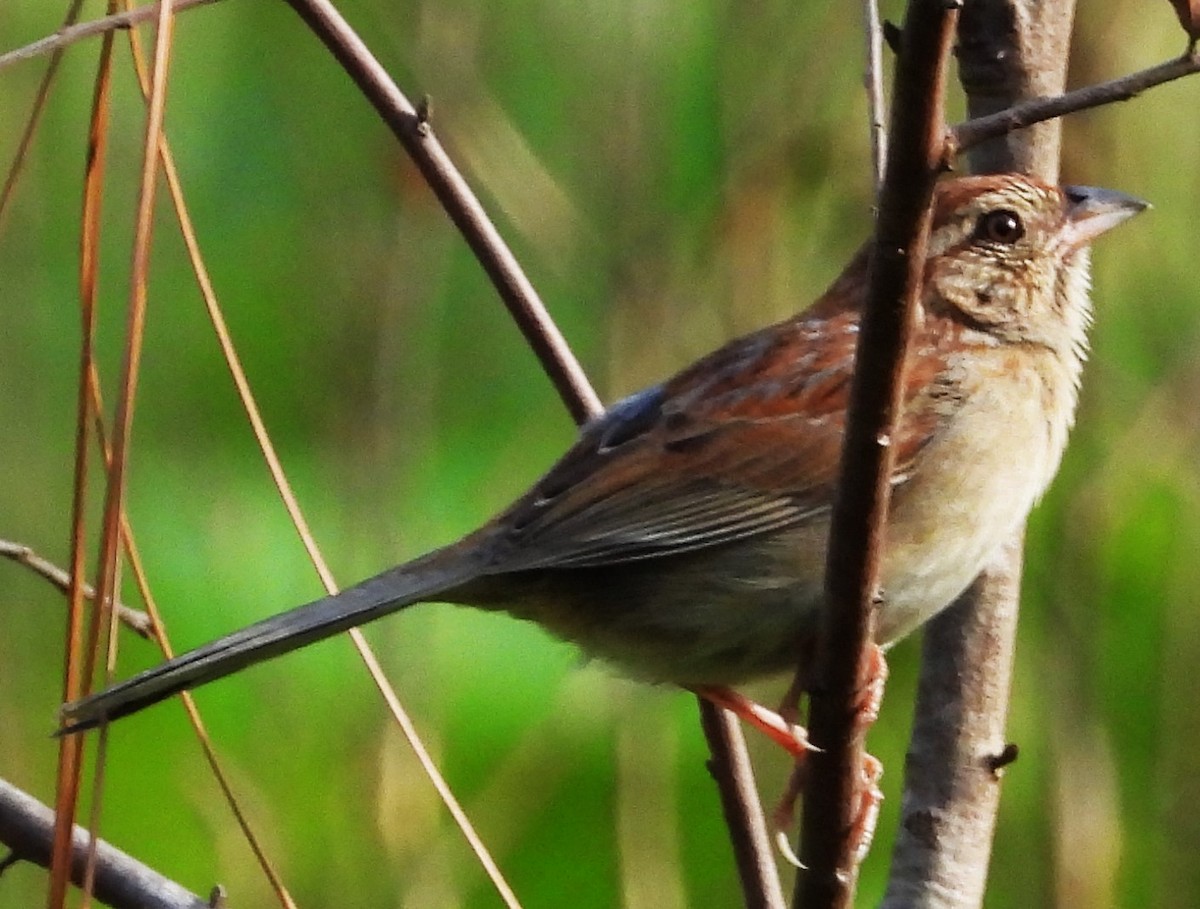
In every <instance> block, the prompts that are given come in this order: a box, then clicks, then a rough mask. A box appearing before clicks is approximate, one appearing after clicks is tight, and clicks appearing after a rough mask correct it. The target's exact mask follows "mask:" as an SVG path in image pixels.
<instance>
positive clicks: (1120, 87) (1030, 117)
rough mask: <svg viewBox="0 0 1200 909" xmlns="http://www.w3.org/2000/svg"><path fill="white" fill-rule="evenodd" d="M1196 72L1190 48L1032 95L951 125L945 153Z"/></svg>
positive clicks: (1196, 57) (1197, 61) (1199, 59)
mask: <svg viewBox="0 0 1200 909" xmlns="http://www.w3.org/2000/svg"><path fill="white" fill-rule="evenodd" d="M1198 72H1200V51H1198V50H1196V49H1194V48H1193V49H1192V50H1191V51H1189V52H1188V53H1186V54H1184V55H1183V56H1182V57H1179V58H1177V59H1175V60H1168V61H1167V62H1166V63H1160V64H1159V65H1158V66H1152V67H1150V68H1149V69H1143V70H1139V71H1138V72H1136V73H1130V74H1129V75H1128V76H1122V77H1121V78H1119V79H1112V80H1111V81H1109V82H1100V83H1098V84H1096V85H1089V86H1087V87H1085V88H1080V89H1076V90H1075V91H1072V92H1067V93H1066V94H1063V95H1055V96H1054V97H1050V98H1033V99H1031V100H1029V101H1024V102H1022V103H1020V104H1014V105H1012V106H1011V107H1005V108H1004V109H1003V110H1000V111H997V112H996V113H993V114H987V115H985V116H982V117H975V118H973V119H970V120H965V121H963V122H962V123H958V124H956V125H954V126H953V127H951V128H950V131H949V132H948V133H947V134H946V144H947V156H948V157H953V156H954V155H956V154H958V153H959V152H963V151H966V150H967V149H969V148H973V147H974V146H976V145H979V144H980V143H981V142H986V141H987V140H989V139H997V138H999V137H1000V136H1004V135H1007V134H1008V133H1011V132H1014V131H1016V130H1019V129H1025V128H1026V127H1029V126H1032V125H1034V124H1035V123H1041V122H1043V121H1045V120H1051V119H1054V118H1055V117H1062V116H1064V115H1065V114H1071V113H1075V112H1076V111H1081V110H1088V109H1089V108H1093V107H1102V106H1103V105H1105V104H1113V103H1115V102H1118V101H1128V100H1130V99H1132V98H1136V97H1137V96H1138V95H1140V94H1141V93H1142V92H1144V91H1146V90H1147V89H1151V88H1155V87H1156V86H1159V85H1163V84H1165V83H1167V82H1172V81H1174V80H1175V79H1181V78H1183V77H1184V76H1190V75H1193V74H1194V73H1198Z"/></svg>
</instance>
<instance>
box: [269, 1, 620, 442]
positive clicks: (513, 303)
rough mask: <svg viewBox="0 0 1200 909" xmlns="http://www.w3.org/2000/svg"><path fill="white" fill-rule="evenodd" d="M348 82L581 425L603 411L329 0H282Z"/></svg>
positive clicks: (449, 166) (536, 301) (518, 274)
mask: <svg viewBox="0 0 1200 909" xmlns="http://www.w3.org/2000/svg"><path fill="white" fill-rule="evenodd" d="M287 3H288V5H289V6H290V7H292V9H294V10H295V11H296V12H297V13H298V14H299V16H300V18H302V19H303V20H304V21H305V23H306V24H307V25H308V27H309V28H310V29H311V30H312V31H313V33H314V34H315V35H316V36H317V37H318V38H320V39H321V41H322V43H323V44H324V45H325V46H326V48H328V49H329V52H330V53H331V54H333V56H334V58H335V59H336V60H337V61H338V63H339V64H341V67H342V69H344V70H345V71H346V73H347V74H348V75H349V76H350V78H351V79H353V80H354V82H355V84H356V85H357V86H358V88H359V90H360V91H361V92H362V93H363V96H364V97H365V98H366V99H367V100H368V101H370V102H371V105H372V106H373V107H374V108H375V110H376V112H377V113H378V114H379V116H380V117H381V118H382V119H383V121H384V122H385V123H386V124H387V125H388V126H389V127H390V128H391V130H392V132H393V133H395V135H396V138H397V139H399V140H400V144H401V145H403V146H404V150H405V151H407V152H408V154H409V156H410V157H411V158H412V160H413V162H414V163H415V164H416V165H417V167H418V168H419V169H420V171H421V174H422V175H423V176H424V177H425V181H426V182H427V183H428V184H429V187H430V189H432V190H433V192H434V195H436V196H437V198H438V201H439V202H440V203H441V204H442V208H444V209H445V211H446V214H447V215H449V216H450V220H451V221H453V222H454V225H455V227H457V228H458V229H459V232H460V233H461V234H462V236H463V239H464V240H466V241H467V245H468V246H470V247H471V251H472V252H473V253H474V254H475V258H477V259H478V260H479V264H480V265H482V266H483V270H484V271H485V272H487V275H488V277H489V278H490V279H491V281H492V284H493V286H495V288H496V292H497V293H499V294H500V299H501V300H503V301H504V305H505V306H507V307H508V311H509V313H510V314H511V315H512V318H513V321H515V322H516V323H517V327H518V328H520V330H521V332H522V334H523V335H524V336H525V340H526V342H527V343H528V344H529V346H530V347H531V348H532V349H533V352H534V354H535V355H536V356H537V358H538V361H539V362H540V363H541V365H542V368H543V369H544V370H545V371H546V375H547V376H548V377H549V378H550V381H551V382H552V383H553V385H554V387H555V389H556V390H557V391H558V394H559V397H560V398H561V399H562V402H563V404H564V405H565V406H566V408H567V410H568V411H569V412H570V414H571V416H572V417H574V418H575V421H576V422H577V423H582V422H584V421H585V420H588V419H590V418H592V417H594V416H596V415H597V414H599V413H600V412H601V411H602V410H603V409H604V408H603V405H602V404H601V403H600V399H599V397H597V395H596V392H595V391H594V390H593V389H592V386H591V384H590V383H589V382H588V380H587V376H585V375H584V373H583V369H582V367H580V365H579V362H578V361H577V360H576V359H575V355H574V354H573V353H572V352H571V349H570V347H568V346H567V342H566V340H565V339H564V338H563V336H562V333H561V332H559V330H558V326H556V325H555V324H554V322H553V320H552V319H551V318H550V316H549V314H548V313H547V312H546V307H545V305H544V304H543V303H542V301H541V298H540V297H539V296H538V294H537V291H536V290H534V287H533V284H532V283H531V282H530V281H529V279H528V278H527V277H526V276H525V273H524V272H523V271H522V270H521V266H520V264H519V263H518V262H517V260H516V257H515V256H514V255H513V254H512V250H510V249H509V248H508V245H507V244H506V243H505V242H504V238H503V237H501V236H500V232H499V231H498V230H497V229H496V226H495V225H494V224H493V223H492V221H491V219H490V218H488V216H487V213H486V212H485V211H484V209H483V205H482V204H480V202H479V199H478V198H477V197H476V196H475V194H474V193H473V192H472V191H471V187H470V186H468V185H467V181H466V180H465V179H463V176H462V174H461V173H459V171H458V169H457V168H456V167H455V166H454V164H453V162H452V161H451V160H450V156H449V155H447V154H446V150H445V149H444V148H443V147H442V144H441V143H440V142H439V141H438V140H437V138H436V137H435V136H434V134H433V127H432V125H431V124H430V122H429V119H428V112H427V111H425V110H422V111H418V110H417V109H416V108H415V107H413V105H412V103H411V102H410V101H409V100H408V98H406V97H405V96H404V94H403V92H401V91H400V89H399V88H398V87H397V85H396V83H395V82H393V81H392V79H391V77H390V76H389V75H388V74H387V71H386V70H385V69H384V68H383V66H382V65H381V64H380V63H379V61H378V60H376V59H375V57H374V56H373V55H372V54H371V51H370V50H369V49H368V48H367V46H366V44H364V43H363V41H362V39H361V38H359V37H358V35H357V34H355V32H354V30H353V29H352V28H351V27H350V25H349V23H347V22H346V20H345V19H344V18H343V17H342V15H341V13H339V12H338V10H337V8H336V7H335V6H334V5H333V4H332V3H331V2H329V0H287Z"/></svg>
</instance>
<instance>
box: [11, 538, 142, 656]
mask: <svg viewBox="0 0 1200 909" xmlns="http://www.w3.org/2000/svg"><path fill="white" fill-rule="evenodd" d="M0 556H3V557H4V558H6V559H11V560H12V561H14V562H16V563H17V564H18V565H24V566H25V567H26V568H28V569H30V570H31V571H33V572H34V573H35V574H37V575H39V576H40V577H42V578H44V579H46V580H47V581H49V582H50V583H51V584H53V585H54V586H55V587H57V588H58V589H59V590H61V591H62V592H63V593H66V592H67V590H68V589H69V588H70V586H71V576H70V575H69V574H68V573H67V572H66V571H64V570H63V569H62V568H59V567H58V566H57V565H55V564H54V563H53V562H49V561H47V560H46V559H43V558H42V557H41V556H40V555H38V554H37V553H36V552H34V551H33V550H32V549H30V548H29V547H28V546H26V545H24V544H23V543H14V542H12V541H10V540H0ZM83 595H84V596H85V597H87V598H88V599H89V600H94V599H95V598H96V590H95V588H93V587H92V585H91V584H84V585H83ZM115 608H116V610H117V616H118V617H119V618H120V620H121V621H122V622H124V623H125V624H126V625H127V626H129V628H130V629H132V630H133V631H135V632H137V633H138V634H139V635H141V636H142V637H144V638H147V639H149V638H150V636H151V627H152V623H151V621H150V616H148V615H146V613H144V612H142V611H141V610H140V609H132V608H131V607H129V606H126V605H125V604H124V603H117V605H116V607H115Z"/></svg>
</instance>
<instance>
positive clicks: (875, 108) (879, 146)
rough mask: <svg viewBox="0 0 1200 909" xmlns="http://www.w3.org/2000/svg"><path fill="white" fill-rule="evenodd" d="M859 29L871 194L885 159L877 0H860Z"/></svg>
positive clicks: (879, 185)
mask: <svg viewBox="0 0 1200 909" xmlns="http://www.w3.org/2000/svg"><path fill="white" fill-rule="evenodd" d="M863 33H864V36H865V37H866V51H867V67H866V72H865V73H864V74H863V78H864V81H865V83H866V88H867V116H868V119H869V122H868V129H869V130H870V132H871V170H872V171H873V172H874V174H875V197H876V198H878V197H879V191H880V189H882V188H883V162H884V161H885V160H886V159H887V128H886V126H885V125H884V122H883V117H884V107H883V26H882V24H881V23H880V21H879V2H878V0H863Z"/></svg>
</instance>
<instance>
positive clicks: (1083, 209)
mask: <svg viewBox="0 0 1200 909" xmlns="http://www.w3.org/2000/svg"><path fill="white" fill-rule="evenodd" d="M1063 195H1064V196H1065V197H1066V224H1065V225H1064V227H1063V240H1064V241H1065V242H1066V246H1067V247H1068V248H1069V249H1071V250H1076V249H1081V248H1082V247H1084V246H1087V245H1088V244H1089V243H1091V242H1092V241H1093V240H1095V239H1096V238H1097V237H1098V236H1100V235H1101V234H1102V233H1104V232H1106V231H1108V230H1110V229H1112V228H1114V227H1116V226H1117V225H1118V224H1120V223H1121V222H1122V221H1127V220H1128V219H1130V218H1132V217H1133V216H1134V215H1136V214H1137V213H1138V212H1141V211H1145V210H1146V209H1147V208H1149V207H1150V203H1149V202H1146V201H1145V200H1143V199H1138V198H1136V197H1134V196H1127V195H1126V194H1125V193H1119V192H1116V191H1114V190H1111V189H1100V188H1098V187H1095V186H1064V187H1063Z"/></svg>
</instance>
